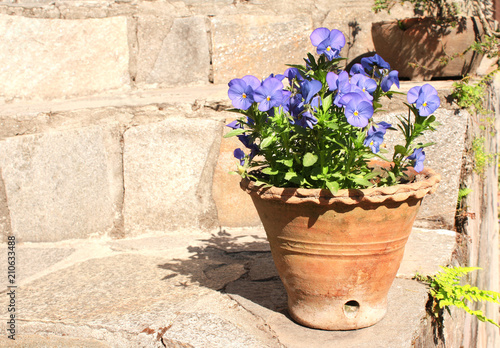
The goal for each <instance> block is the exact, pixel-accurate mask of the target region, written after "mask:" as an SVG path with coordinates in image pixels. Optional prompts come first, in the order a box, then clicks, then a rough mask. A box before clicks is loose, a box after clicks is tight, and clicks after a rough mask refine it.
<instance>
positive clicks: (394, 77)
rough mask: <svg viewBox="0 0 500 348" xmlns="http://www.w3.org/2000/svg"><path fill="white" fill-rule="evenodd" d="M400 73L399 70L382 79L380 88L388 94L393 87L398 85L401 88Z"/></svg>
mask: <svg viewBox="0 0 500 348" xmlns="http://www.w3.org/2000/svg"><path fill="white" fill-rule="evenodd" d="M398 75H399V72H398V71H397V70H392V71H390V72H389V74H388V75H386V76H384V77H383V78H382V82H381V83H380V87H381V88H382V90H383V91H384V92H387V91H388V90H390V89H391V87H392V85H396V87H397V88H399V76H398Z"/></svg>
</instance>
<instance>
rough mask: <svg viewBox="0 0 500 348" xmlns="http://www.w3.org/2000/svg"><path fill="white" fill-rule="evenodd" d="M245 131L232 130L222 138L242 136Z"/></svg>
mask: <svg viewBox="0 0 500 348" xmlns="http://www.w3.org/2000/svg"><path fill="white" fill-rule="evenodd" d="M246 131H247V129H243V128H236V129H233V130H232V131H230V132H228V133H226V134H224V138H230V137H234V136H235V135H240V134H243V133H245V132H246Z"/></svg>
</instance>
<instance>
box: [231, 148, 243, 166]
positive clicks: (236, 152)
mask: <svg viewBox="0 0 500 348" xmlns="http://www.w3.org/2000/svg"><path fill="white" fill-rule="evenodd" d="M233 155H234V157H235V158H237V159H239V160H240V166H242V165H244V164H245V153H244V152H243V150H242V149H239V148H238V149H236V150H234V152H233Z"/></svg>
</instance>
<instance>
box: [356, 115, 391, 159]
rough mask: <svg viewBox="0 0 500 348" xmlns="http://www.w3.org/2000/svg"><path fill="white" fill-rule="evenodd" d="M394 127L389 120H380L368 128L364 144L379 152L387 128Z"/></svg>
mask: <svg viewBox="0 0 500 348" xmlns="http://www.w3.org/2000/svg"><path fill="white" fill-rule="evenodd" d="M390 127H392V125H391V124H389V123H387V122H384V121H382V122H380V123H379V124H377V125H375V126H371V127H370V128H369V129H368V132H367V135H366V138H365V141H364V143H363V144H364V145H365V146H368V147H369V148H370V149H371V150H372V152H373V153H377V152H379V151H380V145H382V143H383V142H384V135H385V133H386V132H387V129H389V128H390Z"/></svg>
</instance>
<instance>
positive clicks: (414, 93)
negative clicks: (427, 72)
mask: <svg viewBox="0 0 500 348" xmlns="http://www.w3.org/2000/svg"><path fill="white" fill-rule="evenodd" d="M421 88H422V87H420V86H415V87H412V88H410V90H409V91H408V93H407V95H406V100H408V103H410V104H413V103H415V102H416V101H417V99H418V95H419V93H420V89H421Z"/></svg>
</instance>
